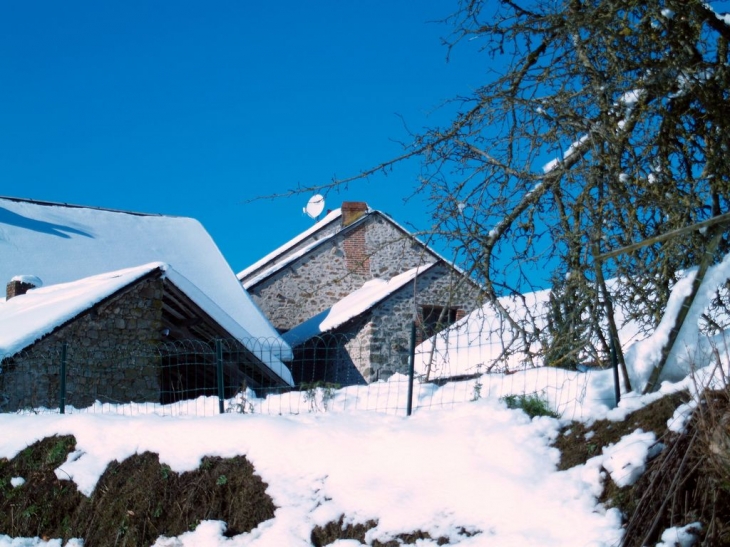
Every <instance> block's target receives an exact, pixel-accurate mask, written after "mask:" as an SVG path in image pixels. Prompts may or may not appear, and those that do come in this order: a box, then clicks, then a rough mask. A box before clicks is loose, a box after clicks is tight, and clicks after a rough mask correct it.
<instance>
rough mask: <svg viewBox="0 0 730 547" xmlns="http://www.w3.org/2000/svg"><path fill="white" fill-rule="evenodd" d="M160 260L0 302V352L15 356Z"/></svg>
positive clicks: (163, 266)
mask: <svg viewBox="0 0 730 547" xmlns="http://www.w3.org/2000/svg"><path fill="white" fill-rule="evenodd" d="M156 268H161V269H164V268H165V265H164V264H162V263H152V264H146V265H144V266H138V267H136V268H128V269H126V270H120V271H116V272H110V273H106V274H101V275H96V276H92V277H87V278H85V279H81V280H78V281H72V282H70V283H59V284H57V285H47V286H45V287H40V288H36V289H31V290H30V291H28V292H27V293H26V294H23V295H20V296H16V297H14V298H12V299H10V300H8V301H6V302H0V355H3V356H6V355H14V354H15V353H17V352H19V351H21V350H23V349H25V348H26V347H28V346H30V345H31V344H32V343H33V342H35V341H37V340H39V339H41V338H42V337H43V336H45V335H47V334H49V333H51V332H52V331H53V330H54V329H55V328H57V327H59V326H61V325H63V324H64V323H66V322H68V321H70V320H71V319H73V318H74V317H76V316H77V315H79V314H80V313H82V312H83V311H86V310H88V309H90V308H92V307H93V306H94V305H95V304H97V303H98V302H101V301H102V300H104V299H105V298H107V297H108V296H110V295H112V294H114V293H116V292H117V291H119V290H121V289H122V288H124V287H126V286H128V285H129V284H131V283H133V282H135V281H136V280H138V279H140V278H141V277H144V276H145V275H147V274H148V273H150V272H152V271H153V270H154V269H156Z"/></svg>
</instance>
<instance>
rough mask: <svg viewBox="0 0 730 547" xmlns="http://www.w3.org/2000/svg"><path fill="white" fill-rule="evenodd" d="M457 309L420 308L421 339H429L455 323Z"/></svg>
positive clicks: (439, 307) (442, 307)
mask: <svg viewBox="0 0 730 547" xmlns="http://www.w3.org/2000/svg"><path fill="white" fill-rule="evenodd" d="M458 312H459V309H458V308H447V307H444V306H421V330H422V331H423V337H424V339H425V338H430V337H431V336H433V335H434V334H437V333H439V332H440V331H442V330H444V329H445V328H446V327H448V326H450V325H453V324H454V323H455V322H456V318H457V315H458Z"/></svg>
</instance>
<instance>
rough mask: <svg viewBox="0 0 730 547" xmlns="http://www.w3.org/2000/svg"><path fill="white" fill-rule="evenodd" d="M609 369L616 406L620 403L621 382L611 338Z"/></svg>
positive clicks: (614, 342) (614, 346) (614, 347)
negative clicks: (611, 372) (611, 375)
mask: <svg viewBox="0 0 730 547" xmlns="http://www.w3.org/2000/svg"><path fill="white" fill-rule="evenodd" d="M611 368H612V369H613V390H614V395H615V396H616V406H618V404H619V403H620V402H621V381H620V380H619V377H618V357H617V355H616V339H615V338H614V337H613V336H611Z"/></svg>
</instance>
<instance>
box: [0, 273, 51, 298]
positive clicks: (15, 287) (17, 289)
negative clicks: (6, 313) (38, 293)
mask: <svg viewBox="0 0 730 547" xmlns="http://www.w3.org/2000/svg"><path fill="white" fill-rule="evenodd" d="M42 285H43V283H42V282H41V280H40V279H38V278H37V277H36V276H34V275H16V276H15V277H13V278H12V279H11V280H10V282H9V283H8V285H7V287H6V288H5V301H6V302H7V301H8V300H10V299H11V298H13V297H14V296H20V295H21V294H25V293H27V292H28V291H29V290H31V289H35V288H36V287H40V286H42Z"/></svg>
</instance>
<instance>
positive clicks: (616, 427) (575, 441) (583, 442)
mask: <svg viewBox="0 0 730 547" xmlns="http://www.w3.org/2000/svg"><path fill="white" fill-rule="evenodd" d="M688 400H689V394H688V393H687V392H684V391H683V392H679V393H673V394H671V395H668V396H666V397H663V398H661V399H659V400H657V401H654V402H653V403H651V404H649V405H647V406H645V407H644V408H642V409H639V410H637V411H636V412H634V413H632V414H631V415H630V416H628V417H627V418H626V420H624V421H622V422H612V421H609V420H598V421H596V422H594V423H593V424H592V425H590V426H588V427H586V426H585V425H584V424H582V423H578V422H574V423H571V424H570V426H569V427H567V428H566V429H564V430H563V431H562V432H561V434H560V436H558V438H557V440H556V441H555V446H556V448H558V449H559V450H560V454H561V456H560V465H559V466H558V468H559V469H570V468H571V467H575V466H576V465H579V464H582V463H585V462H587V461H588V460H589V459H590V458H592V457H593V456H597V455H599V454H600V453H601V449H602V448H603V447H604V446H608V445H609V444H612V443H617V442H618V441H619V440H621V437H623V436H625V435H628V434H630V433H632V432H633V431H635V430H637V429H642V430H643V431H653V432H654V434H655V435H656V437H657V439H662V438H664V437H666V436H667V434H668V433H667V420H669V419H670V418H671V417H672V415H673V414H674V411H675V410H676V409H677V407H678V406H679V405H681V404H682V403H686V402H687V401H688Z"/></svg>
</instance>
